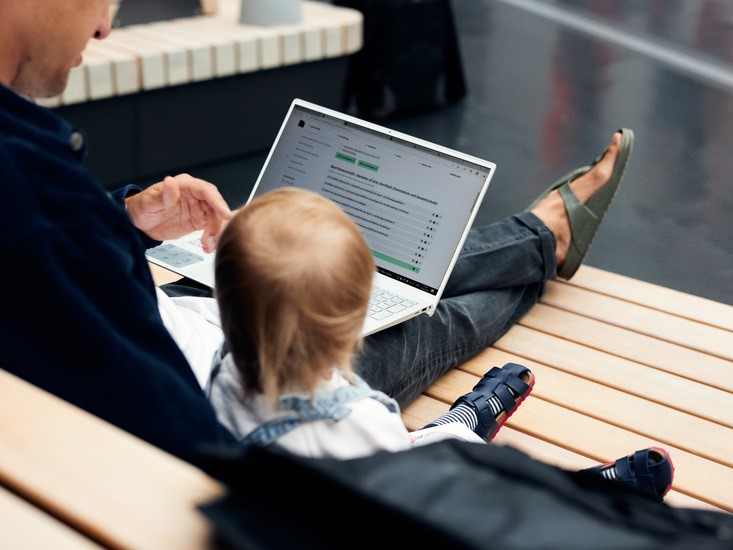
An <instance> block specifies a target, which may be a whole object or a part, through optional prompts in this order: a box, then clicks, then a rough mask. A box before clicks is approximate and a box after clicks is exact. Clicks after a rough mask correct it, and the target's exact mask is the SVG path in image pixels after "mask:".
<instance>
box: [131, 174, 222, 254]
mask: <svg viewBox="0 0 733 550" xmlns="http://www.w3.org/2000/svg"><path fill="white" fill-rule="evenodd" d="M125 208H126V209H127V212H128V214H129V215H130V219H131V220H132V223H133V224H134V225H135V227H137V228H138V229H140V230H141V231H143V232H144V233H145V234H146V235H148V236H149V237H150V238H152V239H155V240H158V241H164V240H166V239H175V238H178V237H182V236H183V235H187V234H188V233H191V232H192V231H197V230H199V229H203V230H204V234H203V235H202V236H201V244H202V246H203V247H204V251H206V252H212V251H213V250H214V249H215V248H216V242H217V240H218V238H219V234H220V233H221V231H222V229H223V228H224V225H225V223H226V222H227V221H228V220H230V219H231V217H232V211H231V210H230V209H229V206H228V205H227V203H226V201H225V200H224V198H223V197H222V196H221V194H220V193H219V190H218V189H217V188H216V186H215V185H213V184H211V183H209V182H207V181H204V180H201V179H198V178H194V177H191V176H189V175H188V174H181V175H178V176H175V177H171V176H167V177H166V178H165V179H164V180H163V181H162V182H159V183H156V184H154V185H151V186H150V187H148V188H147V189H145V190H143V191H142V192H140V193H138V194H137V195H133V196H131V197H128V198H127V199H125Z"/></svg>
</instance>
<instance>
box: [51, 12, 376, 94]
mask: <svg viewBox="0 0 733 550" xmlns="http://www.w3.org/2000/svg"><path fill="white" fill-rule="evenodd" d="M362 22H363V18H362V14H361V12H359V11H356V10H352V9H347V8H342V7H339V6H333V5H331V4H326V3H323V2H316V1H308V0H304V1H303V4H302V21H301V22H300V23H299V24H296V25H283V26H271V27H259V26H253V25H242V24H240V23H239V1H238V0H219V4H218V9H217V12H216V13H215V14H211V15H201V16H198V17H190V18H182V19H175V20H170V21H162V22H155V23H149V24H144V25H133V26H130V27H124V28H116V29H114V30H113V31H112V33H111V35H110V36H109V37H108V38H106V39H105V40H101V41H100V40H91V41H90V42H89V45H88V46H87V49H86V50H85V51H84V54H83V57H84V61H83V63H82V64H81V65H80V66H79V67H75V68H74V69H72V71H71V73H70V75H69V84H68V86H67V88H66V90H65V91H64V92H63V93H62V94H61V95H59V96H56V97H53V98H49V99H45V100H39V102H40V103H42V104H44V105H46V106H49V107H55V106H59V105H72V104H76V103H81V102H84V101H93V100H99V99H104V98H109V97H114V96H120V95H126V94H133V93H136V92H140V91H146V90H155V89H159V88H164V87H167V86H178V85H182V84H187V83H191V82H200V81H203V80H209V79H213V78H221V77H227V76H233V75H236V74H242V73H250V72H255V71H259V70H263V69H273V68H277V67H283V66H287V65H294V64H296V63H305V62H311V61H318V60H323V59H329V58H334V57H340V56H345V55H350V54H352V53H355V52H356V51H358V50H359V49H360V48H361V46H362V42H363V37H362Z"/></svg>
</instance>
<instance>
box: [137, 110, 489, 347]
mask: <svg viewBox="0 0 733 550" xmlns="http://www.w3.org/2000/svg"><path fill="white" fill-rule="evenodd" d="M495 170H496V165H495V164H494V163H492V162H488V161H485V160H481V159H479V158H476V157H472V156H470V155H466V154H463V153H460V152H458V151H454V150H451V149H448V148H445V147H442V146H440V145H436V144H433V143H429V142H427V141H424V140H422V139H419V138H415V137H412V136H409V135H406V134H403V133H400V132H397V131H394V130H390V129H388V128H385V127H383V126H379V125H377V124H374V123H371V122H367V121H364V120H360V119H358V118H355V117H353V116H350V115H346V114H343V113H340V112H338V111H334V110H331V109H328V108H325V107H322V106H319V105H316V104H314V103H310V102H307V101H304V100H301V99H295V100H293V102H292V104H291V105H290V108H289V109H288V112H287V114H286V116H285V120H284V122H283V124H282V126H281V127H280V130H279V132H278V135H277V137H276V139H275V142H274V144H273V145H272V148H271V149H270V152H269V154H268V156H267V159H266V160H265V163H264V166H263V168H262V170H261V172H260V175H259V177H258V178H257V181H256V182H255V185H254V187H253V189H252V192H251V194H250V196H249V199H248V200H247V202H249V201H251V200H252V199H253V198H255V197H257V196H259V195H262V194H263V193H267V192H268V191H271V190H273V189H276V188H278V187H283V186H297V187H301V188H304V189H309V190H311V191H315V192H317V193H320V194H321V195H323V196H324V197H326V198H328V199H330V200H332V201H334V202H335V203H336V204H338V205H339V206H340V207H341V208H342V209H343V210H344V211H345V212H346V213H347V214H349V216H351V218H352V219H353V220H354V222H355V223H356V224H357V225H358V226H359V227H360V228H361V230H362V233H363V234H364V237H365V239H366V241H367V243H368V245H369V248H370V249H371V251H372V255H373V257H374V262H375V264H376V271H375V275H374V285H373V289H372V303H370V308H369V315H368V316H367V319H366V320H365V323H364V328H363V331H362V334H363V335H365V336H366V335H368V334H372V333H374V332H377V331H379V330H383V329H385V328H387V327H391V326H394V325H396V324H398V323H401V322H403V321H405V320H407V319H409V318H411V317H414V316H416V315H420V314H427V315H432V314H433V313H434V312H435V308H436V306H437V304H438V301H439V300H440V297H441V295H442V293H443V290H444V289H445V285H446V283H447V282H448V278H449V276H450V274H451V272H452V270H453V267H454V265H455V263H456V260H457V259H458V255H459V253H460V251H461V248H462V246H463V243H464V241H465V239H466V236H467V235H468V232H469V230H470V228H471V224H472V223H473V220H474V219H475V217H476V214H477V212H478V209H479V207H480V205H481V202H482V201H483V198H484V195H485V194H486V190H487V188H488V186H489V182H490V181H491V179H492V177H493V175H494V172H495ZM200 235H201V232H200V231H199V232H196V233H193V234H191V235H187V236H185V237H182V238H180V239H175V240H171V241H166V242H164V243H163V244H162V245H160V246H158V247H156V248H152V249H150V250H148V252H147V255H148V259H149V260H150V261H151V262H153V263H156V264H158V265H160V266H162V267H165V268H167V269H169V270H171V271H174V272H176V273H178V274H180V275H183V276H186V277H189V278H191V279H193V280H196V281H198V282H200V283H203V284H205V285H208V286H210V287H212V288H213V286H214V268H213V260H214V254H205V253H204V252H203V249H202V247H201V243H200Z"/></svg>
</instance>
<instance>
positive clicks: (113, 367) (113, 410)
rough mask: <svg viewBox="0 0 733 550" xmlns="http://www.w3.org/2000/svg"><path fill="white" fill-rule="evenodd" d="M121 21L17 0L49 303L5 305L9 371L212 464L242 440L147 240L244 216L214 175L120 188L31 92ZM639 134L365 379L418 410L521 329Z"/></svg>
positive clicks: (515, 237)
mask: <svg viewBox="0 0 733 550" xmlns="http://www.w3.org/2000/svg"><path fill="white" fill-rule="evenodd" d="M109 32H110V21H109V5H108V0H22V1H20V0H19V1H13V2H2V3H0V182H1V185H2V187H3V189H2V197H3V198H2V201H0V213H1V215H0V220H2V221H1V223H2V228H1V229H2V234H3V239H2V256H3V263H4V265H5V269H4V270H3V274H2V282H3V285H2V287H3V288H4V289H6V292H12V293H13V294H14V295H16V296H17V297H20V298H25V297H28V298H30V297H32V298H33V300H32V303H33V304H40V307H38V308H35V307H31V306H30V304H29V303H19V300H17V299H16V300H13V301H6V304H5V306H4V308H3V315H2V320H1V321H0V347H1V349H2V363H1V364H2V368H4V369H6V370H8V371H10V372H12V373H14V374H16V375H18V376H20V377H22V378H24V379H26V380H28V381H29V382H31V383H33V384H35V385H37V386H40V387H41V388H44V389H46V390H48V391H50V392H52V393H54V394H56V395H58V396H60V397H61V398H63V399H66V400H68V401H70V402H72V403H74V404H76V405H78V406H80V407H82V408H84V409H86V410H87V411H89V412H91V413H93V414H95V415H97V416H99V417H101V418H103V419H105V420H107V421H109V422H111V423H113V424H115V425H117V426H119V427H121V428H123V429H125V430H127V431H129V432H131V433H133V434H135V435H137V436H139V437H141V438H143V439H145V440H147V441H149V442H151V443H153V444H154V445H157V446H159V447H161V448H162V449H165V450H167V451H169V452H171V453H173V454H175V455H177V456H179V457H181V458H183V459H185V460H188V461H191V462H194V463H196V449H197V447H198V446H199V445H200V444H201V443H209V444H211V443H232V442H233V441H234V438H233V437H232V436H231V434H230V433H229V432H228V431H227V430H225V429H224V428H223V427H222V426H221V425H220V424H219V423H218V422H217V420H216V418H215V416H214V413H213V412H212V409H211V408H210V406H209V404H208V402H207V401H206V399H205V397H204V395H203V392H202V391H201V387H200V384H199V382H198V381H197V379H196V377H195V376H194V374H193V373H192V370H191V367H190V365H189V363H188V362H187V360H186V359H185V357H184V355H183V353H182V352H181V349H180V348H179V347H178V346H177V345H176V343H175V341H174V340H173V338H172V337H171V334H170V333H169V331H168V330H167V329H166V326H165V325H164V323H163V320H162V318H161V315H160V312H159V309H158V300H157V298H156V290H155V288H154V285H153V281H152V279H151V275H150V271H149V269H148V265H147V261H146V259H145V255H144V251H145V248H146V247H149V246H152V245H154V244H156V243H157V242H159V241H160V240H162V239H168V238H173V237H177V236H181V235H184V234H187V233H189V232H191V231H193V230H196V229H204V230H205V231H204V234H203V237H202V244H203V246H204V249H205V250H207V251H210V250H213V248H214V246H215V243H216V239H217V237H218V235H219V233H220V230H221V228H222V226H223V224H224V223H225V222H226V220H228V219H229V218H230V217H231V212H230V210H229V208H228V206H227V205H226V203H225V201H224V200H223V199H222V197H221V195H220V194H219V192H218V191H217V190H216V188H215V187H214V186H213V185H211V184H210V183H207V182H205V181H202V180H199V179H196V178H193V177H191V176H188V175H185V174H184V175H179V176H176V177H169V178H166V179H165V180H164V181H163V182H160V183H157V184H155V185H153V186H151V187H149V188H147V189H146V190H144V191H141V190H140V189H139V188H136V187H134V186H127V187H125V188H123V189H120V190H118V191H116V192H115V193H112V195H111V196H110V195H108V194H107V193H106V192H105V191H104V190H103V188H102V186H101V185H100V184H99V182H97V181H96V180H95V178H94V177H93V175H92V174H90V173H89V172H88V170H87V169H86V168H85V167H84V165H83V157H84V151H85V147H86V144H85V143H84V138H83V135H82V134H81V133H80V132H79V131H78V130H76V129H74V128H72V127H71V126H70V125H69V124H68V123H67V122H66V121H64V120H62V119H60V118H58V117H57V116H56V115H55V114H54V113H53V112H51V111H48V110H46V109H44V108H41V107H38V106H37V105H35V104H33V103H32V102H31V101H28V100H27V99H26V98H25V97H23V96H26V97H30V98H34V97H43V96H53V95H56V94H58V93H60V92H61V91H62V90H63V89H64V87H65V85H66V80H67V77H68V73H69V70H70V69H71V68H72V67H74V66H77V65H79V64H80V63H81V61H82V58H81V52H82V51H83V50H84V48H85V45H86V43H87V40H89V39H90V38H92V37H93V38H94V39H97V40H102V39H104V38H105V37H106V36H107V35H108V34H109ZM631 141H632V134H631V132H630V131H624V132H623V133H617V134H615V136H614V138H613V141H612V142H611V144H610V145H609V147H608V149H607V150H606V153H605V155H603V156H602V158H601V159H600V160H599V161H598V162H597V163H596V164H594V165H593V167H592V168H589V167H586V168H584V169H581V170H578V171H575V172H573V173H571V174H569V175H568V176H566V178H564V179H563V180H561V181H559V182H558V184H556V185H553V186H552V188H551V189H548V192H547V193H546V196H543V197H542V198H541V199H540V200H538V201H537V203H536V204H535V205H533V207H532V212H523V213H520V214H518V215H516V216H512V217H511V218H507V219H506V220H504V221H502V222H500V223H498V224H494V225H492V226H488V227H484V228H478V229H476V230H474V231H472V232H471V235H470V236H469V238H468V240H467V243H466V246H465V247H464V252H463V254H462V257H461V260H460V261H459V262H458V264H457V265H456V268H455V271H454V276H453V277H452V279H451V281H450V283H449V285H448V287H447V288H446V290H445V294H444V298H443V300H441V304H440V306H439V308H438V310H437V312H436V313H435V315H434V316H433V317H430V318H428V317H427V316H420V317H417V318H415V319H413V320H411V321H409V322H407V323H403V324H402V325H400V326H398V327H395V328H392V329H389V330H386V331H383V332H380V333H377V334H375V335H373V336H370V337H369V338H367V341H366V342H365V346H364V349H363V352H362V354H361V356H360V357H359V358H358V361H357V363H356V365H355V368H356V370H357V372H358V373H359V374H360V375H361V376H363V377H364V378H365V379H366V380H367V382H369V384H370V385H372V386H373V387H375V388H377V389H380V390H383V391H385V392H387V393H389V394H390V395H392V396H393V397H395V398H396V399H398V401H399V402H400V403H401V404H402V405H403V406H404V405H405V404H406V403H409V402H410V401H411V400H412V399H414V398H415V397H416V396H417V395H419V393H420V392H421V391H423V390H424V389H425V388H426V387H427V386H429V385H430V384H431V383H432V382H433V381H434V380H435V379H437V378H438V377H439V376H440V375H441V374H442V373H444V372H445V371H447V370H448V369H450V368H452V367H453V366H454V365H456V364H458V363H460V362H462V361H465V360H466V359H468V358H469V357H471V356H472V355H474V354H475V353H477V352H479V351H480V350H481V349H483V348H484V347H486V346H488V345H490V344H491V343H492V342H493V341H494V340H495V339H496V338H498V337H499V336H501V335H502V334H503V333H504V332H505V331H506V330H508V328H509V327H511V325H512V324H513V323H514V322H516V321H517V320H518V319H519V318H520V317H521V316H522V315H523V314H524V313H525V312H526V311H527V310H528V309H529V308H530V307H531V306H532V305H533V304H534V303H535V302H536V301H537V299H538V298H539V297H540V296H541V294H542V291H543V289H544V284H545V281H546V280H547V279H549V278H552V277H554V276H555V275H556V270H557V269H558V267H559V268H560V274H561V275H562V276H564V277H566V278H569V277H571V276H572V274H573V273H574V272H575V269H577V267H578V265H580V263H581V262H582V259H583V257H584V256H585V253H586V252H587V249H588V247H589V246H590V241H591V240H592V237H593V235H594V234H595V231H596V229H597V228H598V224H599V223H600V220H601V219H602V217H603V214H604V213H605V210H606V208H607V207H608V205H609V204H610V201H611V198H612V196H613V193H614V192H615V189H616V187H617V186H618V183H619V182H620V179H621V175H622V173H623V168H624V166H625V164H626V161H627V160H628V155H629V153H630V149H631ZM571 180H572V185H569V182H570V181H571ZM555 187H557V189H555ZM586 202H587V207H586V206H583V204H582V203H586ZM130 222H132V223H130ZM571 227H572V230H571ZM581 237H582V238H581Z"/></svg>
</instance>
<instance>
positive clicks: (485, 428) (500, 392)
mask: <svg viewBox="0 0 733 550" xmlns="http://www.w3.org/2000/svg"><path fill="white" fill-rule="evenodd" d="M526 372H529V369H528V368H527V367H525V366H523V365H519V364H517V363H507V364H506V365H504V366H503V367H502V368H499V367H492V368H491V369H490V370H489V371H488V372H487V373H486V374H484V377H483V378H482V379H481V380H479V382H478V384H476V385H475V386H474V388H473V391H471V392H470V393H468V394H466V395H464V396H462V397H460V398H458V400H456V402H455V403H454V404H453V406H452V407H451V409H453V408H454V407H456V405H458V404H459V403H461V402H464V403H468V404H471V405H473V407H474V408H475V410H476V413H477V415H478V418H479V421H480V423H481V428H482V430H481V431H482V432H485V433H489V432H492V431H494V430H495V429H496V427H497V426H498V424H499V423H498V422H497V420H496V418H495V417H494V413H493V411H492V410H491V407H489V404H488V399H489V398H490V397H492V396H493V395H495V396H496V397H497V398H498V399H499V402H500V403H501V406H502V408H503V409H504V411H505V412H506V414H507V416H508V415H510V414H512V413H513V412H514V411H515V410H516V409H517V407H518V406H519V404H518V403H517V396H523V395H524V394H526V392H527V391H528V390H529V389H530V385H529V384H527V383H526V382H525V381H524V380H522V379H521V378H520V376H521V375H522V374H524V373H526ZM510 388H511V389H512V390H513V391H514V394H512V392H511V391H509V389H510ZM515 394H516V395H515ZM479 435H481V434H479ZM482 437H483V436H482Z"/></svg>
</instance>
